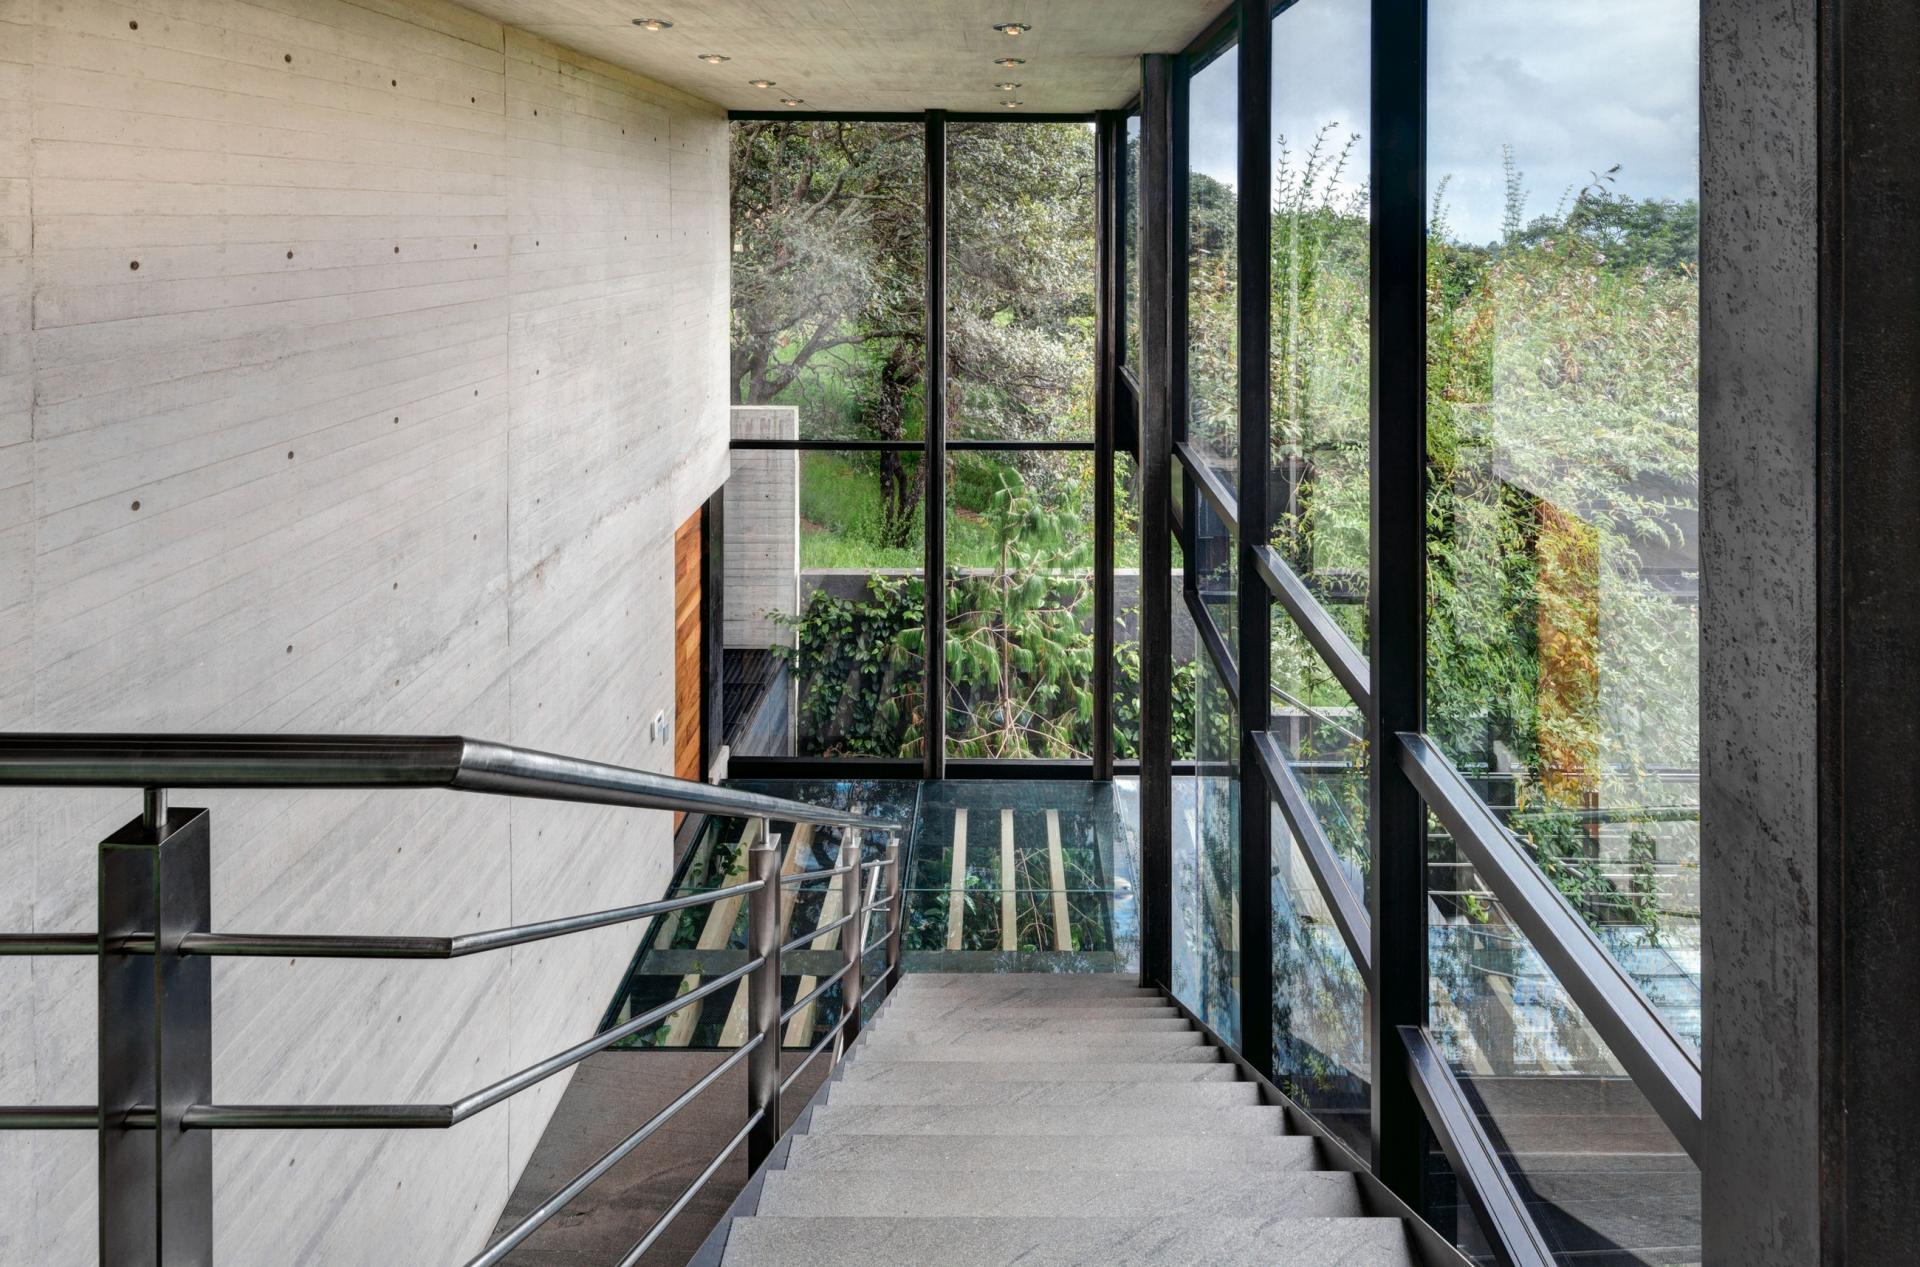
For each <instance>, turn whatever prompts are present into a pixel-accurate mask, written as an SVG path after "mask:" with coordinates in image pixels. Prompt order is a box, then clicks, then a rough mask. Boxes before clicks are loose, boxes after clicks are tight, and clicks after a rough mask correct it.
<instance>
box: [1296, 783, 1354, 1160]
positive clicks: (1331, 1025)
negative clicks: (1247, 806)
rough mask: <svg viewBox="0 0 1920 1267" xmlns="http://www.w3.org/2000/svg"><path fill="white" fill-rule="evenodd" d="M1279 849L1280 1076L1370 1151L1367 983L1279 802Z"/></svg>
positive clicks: (1340, 1132) (1348, 1139)
mask: <svg viewBox="0 0 1920 1267" xmlns="http://www.w3.org/2000/svg"><path fill="white" fill-rule="evenodd" d="M1273 854H1274V870H1273V984H1274V999H1273V1079H1274V1082H1275V1083H1276V1084H1277V1085H1278V1086H1279V1087H1280V1088H1281V1089H1282V1090H1283V1091H1285V1092H1286V1093H1287V1094H1288V1095H1290V1096H1292V1097H1293V1098H1294V1100H1295V1101H1297V1102H1298V1103H1299V1104H1300V1105H1301V1106H1302V1107H1303V1108H1305V1109H1307V1110H1308V1111H1309V1112H1311V1113H1312V1114H1313V1115H1314V1116H1315V1117H1316V1118H1318V1119H1319V1120H1320V1122H1321V1123H1322V1124H1323V1125H1325V1126H1326V1127H1328V1128H1329V1129H1330V1130H1332V1131H1333V1132H1334V1134H1335V1135H1337V1136H1338V1137H1339V1138H1340V1139H1341V1140H1342V1141H1343V1142H1344V1143H1345V1144H1346V1145H1347V1147H1349V1148H1351V1149H1353V1150H1354V1152H1355V1153H1356V1154H1357V1155H1359V1156H1361V1157H1366V1156H1368V1155H1369V1149H1370V1147H1371V1145H1370V1143H1369V1131H1370V1125H1369V1116H1368V1115H1369V1113H1370V1111H1371V1107H1370V1106H1371V1091H1370V1083H1369V1082H1368V1079H1369V1078H1370V1077H1371V1073H1370V1070H1371V1068H1372V1066H1371V1064H1370V1055H1369V1041H1368V1036H1369V1032H1370V1030H1369V1021H1368V1015H1369V1013H1368V1002H1367V986H1366V982H1365V981H1364V980H1362V979H1361V976H1360V971H1359V969H1358V968H1356V967H1355V966H1354V963H1353V956H1352V955H1350V954H1348V953H1347V945H1346V942H1345V941H1344V940H1342V939H1341V936H1340V931H1339V928H1338V926H1337V925H1335V924H1334V922H1333V915H1332V913H1331V912H1330V911H1329V910H1328V908H1327V904H1326V901H1325V899H1324V898H1323V897H1322V896H1321V894H1320V889H1319V886H1318V885H1317V884H1315V883H1314V879H1313V873H1312V872H1311V871H1309V870H1308V869H1307V861H1306V859H1305V857H1303V856H1302V855H1301V852H1300V847H1299V844H1298V842H1297V841H1296V840H1295V839H1294V837H1293V835H1292V833H1291V832H1290V831H1289V829H1288V827H1287V821H1286V819H1285V818H1284V817H1283V816H1282V815H1281V814H1280V812H1279V810H1278V809H1277V808H1276V809H1275V810H1274V811H1273Z"/></svg>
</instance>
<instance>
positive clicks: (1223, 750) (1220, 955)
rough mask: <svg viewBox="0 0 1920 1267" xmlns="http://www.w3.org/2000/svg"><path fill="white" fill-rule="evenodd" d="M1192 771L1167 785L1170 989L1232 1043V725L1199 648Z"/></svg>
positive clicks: (1235, 786) (1235, 790) (1236, 894)
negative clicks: (1170, 794) (1171, 844)
mask: <svg viewBox="0 0 1920 1267" xmlns="http://www.w3.org/2000/svg"><path fill="white" fill-rule="evenodd" d="M1195 663H1196V666H1197V667H1196V670H1195V682H1194V703H1193V729H1194V751H1195V758H1196V767H1197V768H1196V772H1195V774H1194V776H1193V777H1192V778H1188V779H1175V780H1174V816H1175V825H1174V840H1175V849H1174V859H1173V959H1174V964H1173V991H1174V993H1175V994H1176V995H1177V996H1179V998H1180V1000H1181V1001H1182V1002H1184V1003H1185V1004H1186V1005H1187V1006H1188V1007H1190V1008H1192V1009H1193V1010H1194V1011H1195V1012H1196V1013H1198V1014H1199V1016H1200V1017H1201V1019H1203V1020H1205V1021H1206V1022H1207V1024H1208V1025H1211V1026H1212V1027H1213V1029H1214V1031H1215V1032H1216V1033H1218V1034H1219V1035H1220V1036H1221V1037H1222V1038H1224V1039H1226V1040H1227V1041H1228V1042H1230V1043H1234V1044H1236V1045H1237V1044H1238V1043H1239V1041H1240V981H1239V978H1238V976H1237V975H1235V973H1234V969H1233V965H1234V964H1235V963H1236V962H1237V961H1238V954H1239V948H1240V776H1239V761H1240V722H1239V717H1238V715H1237V713H1236V711H1235V709H1234V706H1233V697H1232V696H1230V695H1229V694H1227V688H1226V686H1225V685H1224V684H1223V683H1222V682H1221V680H1220V675H1219V674H1218V673H1217V672H1215V670H1214V668H1213V665H1212V661H1211V660H1210V659H1209V658H1208V657H1207V655H1206V653H1205V652H1204V651H1202V652H1200V653H1199V655H1198V657H1197V659H1196V662H1195Z"/></svg>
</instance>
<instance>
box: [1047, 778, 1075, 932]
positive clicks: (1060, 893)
mask: <svg viewBox="0 0 1920 1267" xmlns="http://www.w3.org/2000/svg"><path fill="white" fill-rule="evenodd" d="M1047 879H1048V881H1049V882H1050V883H1051V884H1052V885H1053V948H1054V949H1055V950H1072V949H1073V923H1072V920H1071V917H1070V916H1069V915H1068V913H1067V855H1066V852H1065V851H1064V850H1063V849H1062V848H1061V847H1060V811H1059V810H1057V809H1050V810H1048V811H1047Z"/></svg>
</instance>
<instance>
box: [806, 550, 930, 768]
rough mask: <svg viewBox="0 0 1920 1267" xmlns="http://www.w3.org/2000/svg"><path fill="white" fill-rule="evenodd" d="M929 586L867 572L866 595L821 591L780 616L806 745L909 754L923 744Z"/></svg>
mask: <svg viewBox="0 0 1920 1267" xmlns="http://www.w3.org/2000/svg"><path fill="white" fill-rule="evenodd" d="M924 603H925V587H924V586H923V585H922V583H921V581H920V579H919V578H918V577H913V578H905V579H890V578H887V577H883V576H880V575H878V574H875V575H873V576H869V577H868V578H867V596H866V598H864V599H860V600H856V599H845V598H838V597H835V596H834V595H832V594H829V593H827V592H825V591H816V592H815V593H814V594H813V595H812V597H810V598H809V599H808V600H807V604H806V607H805V609H804V610H803V611H802V612H801V613H800V615H799V616H797V617H781V618H780V620H781V622H782V623H783V624H786V625H787V626H788V627H790V628H791V629H793V631H794V634H795V645H794V646H792V647H776V648H774V650H775V652H776V653H777V654H779V655H780V656H781V658H782V659H783V660H785V661H786V663H787V665H788V666H789V667H790V669H791V670H792V673H793V678H794V681H795V683H796V684H797V685H798V697H799V717H798V725H799V732H800V748H799V750H800V751H801V752H805V753H810V754H813V755H816V756H869V757H905V756H913V755H916V754H917V753H918V752H919V751H920V748H919V735H920V728H921V724H922V720H921V708H922V706H923V700H922V695H923V691H922V689H921V682H922V679H923V674H922V671H921V670H922V666H921V656H920V652H921V645H922V643H923V641H924V636H923V635H924V626H925V621H926V610H925V607H924Z"/></svg>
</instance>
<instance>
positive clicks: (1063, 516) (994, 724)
mask: <svg viewBox="0 0 1920 1267" xmlns="http://www.w3.org/2000/svg"><path fill="white" fill-rule="evenodd" d="M947 490H948V496H949V499H950V500H949V504H948V508H947V521H946V522H947V569H948V571H947V647H946V651H947V681H948V696H947V752H948V754H949V755H950V756H956V757H1048V758H1056V759H1062V758H1081V759H1084V758H1086V757H1087V756H1088V755H1089V753H1090V750H1091V746H1092V740H1093V589H1094V578H1093V455H1092V454H1090V453H1085V452H1067V453H1061V452H1034V451H1025V452H1011V453H1009V452H998V451H995V452H979V451H960V452H950V453H949V454H948V455H947Z"/></svg>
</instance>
